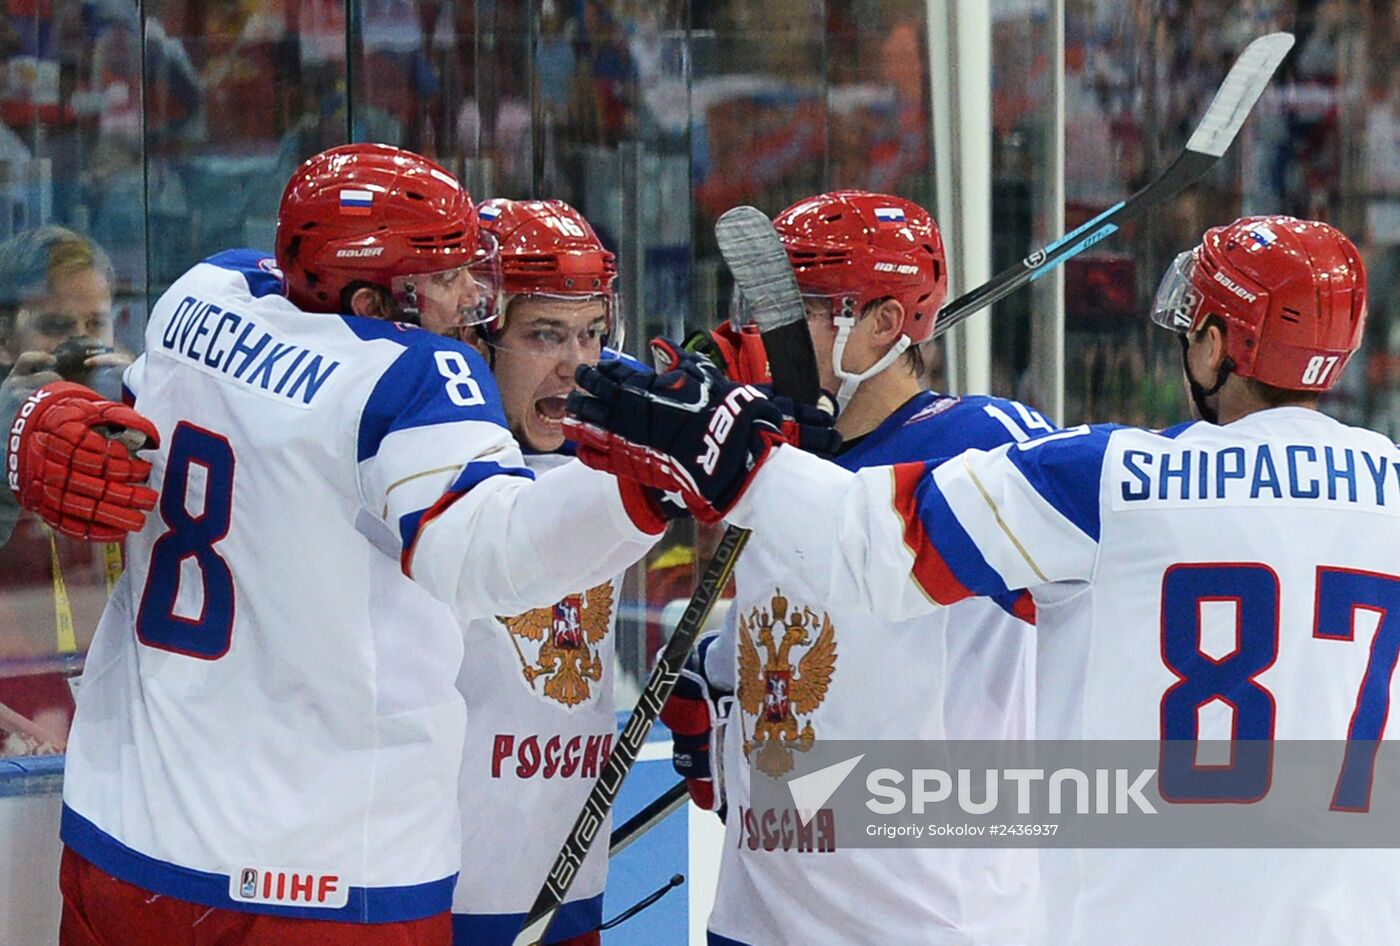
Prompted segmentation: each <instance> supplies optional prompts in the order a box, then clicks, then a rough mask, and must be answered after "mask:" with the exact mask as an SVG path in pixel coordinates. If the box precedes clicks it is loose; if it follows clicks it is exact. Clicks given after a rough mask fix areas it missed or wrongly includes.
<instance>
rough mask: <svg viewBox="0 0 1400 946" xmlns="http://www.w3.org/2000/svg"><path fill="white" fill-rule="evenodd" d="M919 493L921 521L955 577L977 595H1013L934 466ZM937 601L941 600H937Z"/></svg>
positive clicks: (929, 469)
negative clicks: (935, 475) (957, 511)
mask: <svg viewBox="0 0 1400 946" xmlns="http://www.w3.org/2000/svg"><path fill="white" fill-rule="evenodd" d="M927 469H928V473H927V474H925V475H924V476H923V477H922V478H921V481H920V483H919V486H918V488H917V489H916V491H915V496H916V499H917V503H918V511H919V520H920V521H921V522H922V523H923V526H924V531H925V532H926V533H927V535H928V537H929V541H930V542H931V544H932V545H933V546H934V547H935V548H936V549H937V552H938V555H939V556H940V557H941V558H942V559H943V562H944V564H946V565H947V566H948V570H949V571H951V572H952V573H953V577H954V578H956V579H957V580H958V582H960V583H961V584H962V586H963V587H964V588H967V589H968V590H969V591H971V592H972V593H973V594H975V595H1005V594H1008V593H1009V592H1010V589H1009V588H1007V586H1006V582H1005V581H1003V580H1002V577H1001V575H999V574H997V571H996V569H994V568H992V566H991V565H989V564H988V563H987V559H986V557H984V556H983V555H982V552H981V550H980V549H978V548H977V543H975V542H973V541H972V536H970V535H968V534H967V530H966V529H964V528H963V525H962V523H961V522H959V521H958V517H957V516H956V515H954V514H953V510H952V507H950V506H949V505H948V500H947V499H945V498H944V496H943V491H942V490H941V489H939V488H938V483H937V482H936V481H935V480H934V478H933V467H932V465H929V466H928V467H927ZM935 600H937V599H936V598H935Z"/></svg>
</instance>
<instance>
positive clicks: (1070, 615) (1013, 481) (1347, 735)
mask: <svg viewBox="0 0 1400 946" xmlns="http://www.w3.org/2000/svg"><path fill="white" fill-rule="evenodd" d="M811 497H822V499H820V500H816V501H818V502H822V503H823V504H824V506H825V508H827V509H829V510H830V514H829V515H825V516H812V515H810V512H809V508H808V507H807V505H806V504H807V503H811V502H813V500H812V498H811ZM733 519H734V521H735V522H736V523H738V524H741V525H745V526H748V527H750V528H753V529H755V530H756V531H755V536H754V540H753V541H754V542H755V543H757V544H758V545H759V546H760V547H761V548H764V549H766V550H767V551H768V552H769V553H770V554H773V555H777V556H786V557H790V558H791V559H792V560H793V561H795V562H798V563H800V564H799V566H798V567H799V568H800V570H801V571H802V573H803V574H804V576H806V577H807V579H808V581H810V582H811V584H812V586H813V587H814V588H816V589H819V590H820V592H821V593H822V594H823V595H824V596H826V597H828V598H831V599H847V600H850V601H852V602H853V603H858V604H859V605H860V606H861V607H865V608H869V609H871V610H872V611H874V612H875V613H877V614H880V615H883V616H885V617H886V618H887V619H890V620H907V619H908V618H910V617H912V616H915V615H919V614H926V613H928V612H929V610H930V607H931V605H932V606H936V605H933V603H934V602H941V603H944V604H948V603H952V602H955V601H959V600H961V599H963V598H964V597H966V596H967V595H969V594H992V593H999V592H1004V591H1006V590H1007V589H1016V588H1030V589H1032V590H1033V592H1034V596H1035V599H1036V605H1037V615H1038V627H1037V637H1038V648H1039V664H1038V672H1039V679H1038V683H1037V687H1038V697H1037V706H1038V714H1037V724H1036V725H1037V735H1038V737H1039V738H1041V739H1065V740H1081V739H1085V740H1089V739H1094V740H1096V739H1134V740H1156V739H1161V738H1168V739H1206V738H1216V739H1221V738H1230V734H1231V732H1232V731H1233V732H1234V733H1236V734H1237V737H1238V738H1241V739H1268V738H1275V739H1289V740H1333V741H1337V742H1340V741H1342V740H1348V739H1353V740H1374V739H1381V738H1384V735H1385V733H1384V729H1385V720H1386V715H1387V712H1388V709H1389V706H1390V700H1391V696H1392V693H1393V691H1394V685H1393V681H1392V675H1393V671H1394V669H1395V664H1396V654H1397V650H1400V634H1397V627H1395V626H1392V622H1391V621H1390V620H1388V619H1386V618H1385V617H1384V612H1385V611H1386V609H1387V608H1391V607H1394V608H1400V574H1397V572H1400V568H1397V564H1396V563H1397V562H1400V451H1397V450H1396V448H1395V447H1394V446H1393V445H1392V444H1391V443H1390V442H1388V441H1387V440H1386V439H1385V438H1383V437H1381V436H1380V435H1378V434H1375V433H1373V432H1371V431H1367V430H1361V429H1357V428H1351V427H1346V426H1344V425H1342V424H1339V423H1337V422H1336V421H1334V420H1332V419H1330V418H1328V417H1326V416H1324V415H1322V414H1320V413H1317V412H1315V411H1311V410H1307V409H1303V408H1297V407H1282V408H1275V409H1272V410H1267V411H1261V412H1259V413H1255V414H1251V415H1249V416H1247V417H1245V418H1242V419H1240V420H1238V421H1235V422H1234V423H1231V424H1229V425H1227V426H1224V427H1217V426H1213V425H1210V424H1204V423H1195V424H1185V425H1181V426H1179V427H1175V428H1171V429H1169V430H1166V431H1163V432H1161V433H1153V432H1148V431H1144V430H1139V429H1135V428H1114V427H1108V426H1104V427H1092V428H1089V427H1080V428H1075V429H1071V430H1067V431H1063V432H1060V433H1055V434H1050V435H1048V436H1046V437H1043V438H1040V439H1038V440H1033V441H1030V442H1026V443H1021V444H1017V445H1015V446H1013V447H1010V448H1002V449H999V450H995V451H991V452H980V451H972V452H968V453H966V454H963V455H962V456H959V457H956V458H953V459H952V460H950V461H948V462H947V463H944V464H943V465H941V466H937V467H936V468H935V467H933V466H932V465H921V464H908V465H904V466H895V467H893V468H883V469H866V470H862V471H861V472H860V473H858V474H856V475H852V474H850V473H847V472H845V471H843V470H840V469H837V468H836V467H834V466H832V465H830V464H827V463H823V462H822V461H820V460H817V459H815V458H812V457H809V456H806V455H803V454H801V453H800V452H798V451H796V450H791V449H787V448H783V449H780V450H779V451H778V454H777V456H775V457H774V458H773V462H772V463H771V464H770V466H769V468H768V469H765V470H764V471H763V472H762V473H761V474H760V475H759V476H758V477H757V479H756V482H755V484H754V486H753V487H752V488H751V489H750V491H749V492H748V494H747V495H746V496H745V498H744V500H743V501H742V502H741V503H740V504H739V506H738V507H737V508H736V509H735V511H734V516H733ZM1222 600H1223V601H1225V602H1227V603H1228V602H1235V604H1234V606H1233V607H1232V608H1228V609H1226V611H1227V612H1228V615H1233V618H1232V619H1231V620H1232V621H1233V634H1227V635H1224V636H1226V637H1228V638H1229V640H1228V641H1226V642H1225V644H1226V646H1224V647H1223V650H1222V649H1221V647H1220V646H1219V645H1221V641H1220V640H1216V639H1215V638H1216V637H1218V636H1221V635H1217V634H1215V633H1214V632H1212V634H1211V635H1210V636H1211V640H1210V641H1207V640H1206V637H1207V635H1206V633H1205V631H1204V630H1203V628H1204V621H1205V619H1204V618H1203V617H1202V615H1203V614H1205V613H1206V609H1207V608H1208V607H1210V606H1211V605H1212V604H1213V603H1215V602H1219V601H1222ZM1218 610H1219V609H1217V611H1218ZM1364 612H1370V613H1371V614H1372V615H1374V614H1375V613H1377V612H1379V613H1380V614H1381V620H1380V621H1379V622H1377V621H1375V620H1374V618H1373V619H1372V620H1371V621H1370V622H1367V621H1365V620H1363V619H1360V618H1359V617H1358V616H1359V615H1361V614H1363V613H1364ZM1212 613H1215V612H1212ZM1217 616H1218V615H1217ZM1212 620H1214V618H1213V619H1212ZM1371 628H1375V630H1371ZM1231 644H1232V645H1233V650H1231V649H1230V646H1229V645H1231ZM1207 691H1209V692H1207ZM1221 707H1225V708H1228V709H1229V712H1226V713H1224V714H1222V713H1219V712H1215V710H1218V709H1220V708H1221ZM1208 710H1209V711H1208ZM1366 757H1368V754H1367V753H1355V754H1349V755H1348V756H1347V758H1348V759H1355V760H1356V762H1357V763H1358V766H1357V767H1356V769H1355V771H1346V772H1342V773H1340V774H1339V777H1338V783H1337V784H1338V791H1339V792H1342V791H1344V790H1345V793H1346V795H1347V797H1346V798H1339V799H1336V800H1334V802H1335V801H1340V802H1341V803H1342V805H1343V807H1345V806H1346V805H1349V804H1362V805H1364V803H1365V793H1366V792H1368V791H1369V774H1368V772H1367V771H1366V769H1365V764H1364V759H1365V758H1366ZM1350 765H1351V763H1348V766H1344V768H1345V767H1349V766H1350ZM1222 800H1225V801H1230V800H1229V799H1222ZM1233 801H1235V802H1242V801H1244V800H1242V799H1234V800H1233ZM1319 805H1320V806H1321V807H1322V808H1327V807H1329V800H1328V799H1326V798H1321V799H1319ZM1333 807H1335V803H1334V805H1333ZM1047 854H1049V855H1051V856H1049V857H1047V858H1045V859H1044V860H1043V865H1044V869H1043V871H1042V895H1041V905H1042V908H1041V912H1042V914H1043V922H1044V925H1043V926H1042V927H1041V928H1039V929H1038V930H1037V938H1038V941H1040V942H1043V943H1047V944H1050V943H1053V944H1092V946H1099V944H1103V946H1108V944H1115V946H1117V944H1124V943H1132V944H1134V946H1180V944H1184V943H1238V944H1260V946H1263V944H1276V943H1288V944H1289V946H1322V944H1328V946H1335V944H1342V943H1347V944H1350V943H1381V942H1395V941H1397V939H1400V899H1397V898H1396V897H1395V895H1394V893H1395V890H1396V889H1400V857H1396V856H1395V853H1394V852H1393V851H1359V850H1350V851H1337V852H1331V851H1319V850H1278V851H1258V850H1225V851H1213V850H1212V851H1192V850H1148V851H1143V850H1133V851H1129V850H1092V851H1075V852H1047Z"/></svg>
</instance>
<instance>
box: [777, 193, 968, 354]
mask: <svg viewBox="0 0 1400 946" xmlns="http://www.w3.org/2000/svg"><path fill="white" fill-rule="evenodd" d="M773 226H774V227H775V228H776V229H777V231H778V235H779V236H780V237H781V238H782V241H783V244H784V246H786V247H787V252H788V259H789V260H791V262H792V266H793V269H794V270H795V271H796V273H797V286H798V289H799V290H801V292H802V294H803V295H811V296H827V297H831V298H832V299H833V300H835V303H836V304H835V309H834V311H835V312H836V313H838V314H840V313H842V312H844V313H846V314H849V315H858V314H859V313H860V312H861V311H862V310H863V309H864V308H865V306H866V305H868V304H869V303H871V302H875V301H877V300H880V299H885V298H893V299H895V300H897V301H898V302H899V303H900V304H901V305H903V306H904V324H903V326H902V328H903V332H904V334H905V335H907V336H909V340H910V341H911V342H912V343H914V344H918V343H919V342H924V341H927V340H928V339H929V338H930V337H931V336H932V335H933V324H934V321H935V320H936V319H937V317H938V310H939V309H940V308H941V307H942V306H943V300H944V298H945V297H946V296H947V294H948V264H947V260H946V258H945V256H944V252H943V236H942V234H940V233H939V232H938V224H937V223H936V222H935V221H934V219H933V215H932V214H930V213H929V212H928V211H926V210H924V209H923V208H922V207H920V206H919V205H918V204H916V203H914V202H913V201H911V200H905V199H904V198H903V197H895V196H893V195H890V194H873V193H870V192H868V191H858V190H841V191H831V192H830V193H826V194H819V195H817V196H816V197H811V198H808V199H807V200H803V201H799V202H798V203H796V204H793V205H792V206H791V207H789V208H788V209H787V210H784V211H783V212H782V213H780V214H779V215H778V216H777V218H776V219H775V220H774V221H773Z"/></svg>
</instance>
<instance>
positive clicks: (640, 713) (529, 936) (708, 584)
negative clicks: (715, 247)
mask: <svg viewBox="0 0 1400 946" xmlns="http://www.w3.org/2000/svg"><path fill="white" fill-rule="evenodd" d="M715 236H716V238H717V239H718V241H719V246H720V253H721V254H722V255H723V256H724V260H725V262H726V263H727V264H728V265H729V269H730V271H731V272H732V273H733V274H734V281H735V282H736V283H737V284H738V285H739V288H740V289H741V290H743V292H744V294H745V298H747V299H748V300H749V302H750V304H751V306H752V307H753V316H754V321H755V323H757V325H758V328H759V333H760V335H762V337H763V346H764V348H765V350H766V351H767V352H768V362H769V372H770V374H771V375H772V377H773V386H774V389H775V390H776V391H778V393H780V394H785V395H788V396H801V397H803V398H808V399H809V400H807V401H806V403H813V402H814V401H815V399H816V396H817V395H818V394H819V393H820V386H819V384H818V381H817V373H816V372H817V366H816V356H815V355H813V354H812V340H811V338H810V337H809V336H808V335H807V325H806V319H805V311H804V310H803V307H802V297H801V296H800V295H799V294H798V291H797V278H796V276H794V275H793V272H792V267H791V265H789V263H788V259H787V251H786V250H785V249H784V248H783V244H782V241H781V240H780V239H779V238H778V234H777V231H775V230H774V229H773V222H772V221H771V220H769V219H768V217H767V216H766V215H765V214H764V213H763V212H762V211H760V210H758V209H756V208H754V207H735V208H733V209H731V210H728V211H725V213H724V214H722V215H721V216H720V219H719V220H718V221H717V222H716V224H715ZM798 330H800V334H799V331H798ZM770 346H772V347H770ZM804 346H805V347H804ZM804 357H805V359H806V360H805V362H804V361H803V360H802V359H803V358H804ZM748 540H749V531H748V530H747V529H740V528H737V527H735V526H729V527H727V528H726V529H725V530H724V534H723V535H722V536H721V537H720V540H719V545H718V546H716V547H715V551H714V555H713V556H712V557H711V558H710V561H709V563H708V564H707V565H706V566H705V570H704V572H703V573H702V574H701V576H700V583H699V585H698V586H697V587H696V589H695V593H694V594H693V595H692V596H691V599H690V603H689V604H687V605H686V608H685V611H684V613H682V614H681V618H680V620H679V621H678V622H677V623H676V629H675V630H674V631H672V632H671V636H670V638H669V639H668V640H667V641H666V646H665V647H664V648H663V649H662V651H661V656H660V657H659V658H658V659H657V661H656V666H655V667H654V668H653V669H652V671H651V676H649V677H648V678H647V682H646V685H645V686H644V687H643V688H642V693H641V696H640V697H638V699H637V705H636V707H634V708H633V710H632V715H631V716H629V717H628V718H627V724H626V725H625V726H623V729H622V733H621V734H620V735H619V736H618V738H617V742H616V743H615V744H614V745H613V750H612V752H611V754H609V756H608V761H607V764H606V765H605V766H604V767H603V771H602V774H600V775H599V776H598V781H597V782H596V783H595V784H594V786H593V790H592V791H591V792H590V793H589V795H588V798H586V799H585V800H584V803H583V810H581V811H580V812H579V815H578V818H577V819H576V820H575V821H574V826H573V828H572V829H571V830H570V831H569V835H568V837H567V838H566V839H565V840H564V846H563V847H562V848H561V849H560V851H559V854H558V855H557V856H556V857H555V859H554V866H553V867H551V868H550V871H549V875H548V876H547V877H546V878H545V881H544V886H543V887H541V888H540V892H539V895H538V896H537V897H536V898H535V903H534V905H533V906H532V907H531V908H530V912H529V914H528V915H527V918H526V920H525V926H524V928H523V929H522V930H521V931H520V933H519V934H518V935H517V936H516V937H515V939H514V941H513V946H538V944H539V943H540V941H541V940H543V939H544V937H545V934H546V933H548V932H549V924H550V923H551V922H552V921H553V919H554V916H555V914H557V913H558V912H559V907H560V906H561V905H562V904H563V902H564V897H565V896H566V895H567V894H568V891H569V887H570V886H571V885H572V884H573V881H574V877H575V875H576V874H577V873H578V869H579V867H580V865H582V864H583V859H584V857H585V856H586V855H587V854H588V849H589V848H590V847H591V846H592V844H593V839H594V838H595V837H596V836H597V834H598V831H599V830H600V829H601V828H602V826H603V823H604V821H605V820H606V819H607V816H608V812H609V811H611V810H612V806H613V802H615V801H616V800H617V795H618V792H619V791H620V790H621V788H622V781H623V779H625V778H626V777H627V773H628V772H629V771H631V769H632V765H633V763H634V762H635V761H636V758H637V753H638V751H639V750H640V749H641V747H642V743H643V742H645V741H646V738H647V733H648V732H650V731H651V726H652V724H653V723H654V722H656V718H657V717H658V716H659V715H661V707H662V706H663V705H664V704H665V703H666V699H667V697H669V696H670V695H671V691H672V690H673V689H675V686H676V678H677V676H678V675H679V674H680V670H681V666H682V665H683V664H684V663H685V660H686V658H687V657H688V656H690V651H691V650H692V649H693V648H694V647H695V641H696V639H697V638H698V637H699V636H700V631H701V629H702V628H703V627H704V626H705V620H706V618H708V617H709V616H710V611H711V610H713V608H714V605H715V602H716V601H718V600H719V595H720V592H722V591H723V590H724V586H725V585H727V584H729V578H730V576H731V575H732V574H733V573H734V566H735V564H736V563H737V562H738V560H739V553H740V552H741V551H743V548H744V543H746V542H747V541H748Z"/></svg>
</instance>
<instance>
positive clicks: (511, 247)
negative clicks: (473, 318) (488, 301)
mask: <svg viewBox="0 0 1400 946" xmlns="http://www.w3.org/2000/svg"><path fill="white" fill-rule="evenodd" d="M477 211H478V215H479V217H480V219H481V228H482V229H483V230H485V231H487V232H488V233H490V234H492V235H493V236H494V237H495V238H496V242H497V244H498V245H499V247H500V256H501V281H502V289H503V291H504V293H505V295H506V300H505V304H504V305H503V306H501V308H500V309H499V311H498V312H497V313H496V316H495V318H494V319H492V320H491V322H490V323H488V324H487V326H486V329H487V331H488V332H494V331H497V330H499V329H501V328H502V327H504V323H505V317H506V312H507V310H508V308H509V306H510V303H511V302H512V301H513V300H514V298H515V297H516V296H541V297H553V298H564V299H578V298H591V297H595V296H596V297H598V298H600V299H602V301H603V302H604V304H605V305H606V307H607V316H608V333H609V335H610V336H615V332H614V328H615V323H616V313H617V300H616V293H615V291H614V283H615V282H616V281H617V257H616V256H614V255H613V254H612V253H611V252H610V251H609V250H608V249H607V248H606V247H604V246H603V243H602V241H601V240H599V239H598V234H597V233H595V232H594V230H593V227H592V225H591V224H589V222H588V221H587V220H585V219H584V217H583V214H581V213H579V212H578V211H577V210H575V209H574V208H573V207H571V206H569V205H568V204H566V203H564V201H562V200H506V199H504V198H497V199H495V200H488V201H486V202H485V203H483V204H482V205H481V206H480V207H479V208H477ZM614 341H615V338H614Z"/></svg>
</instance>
